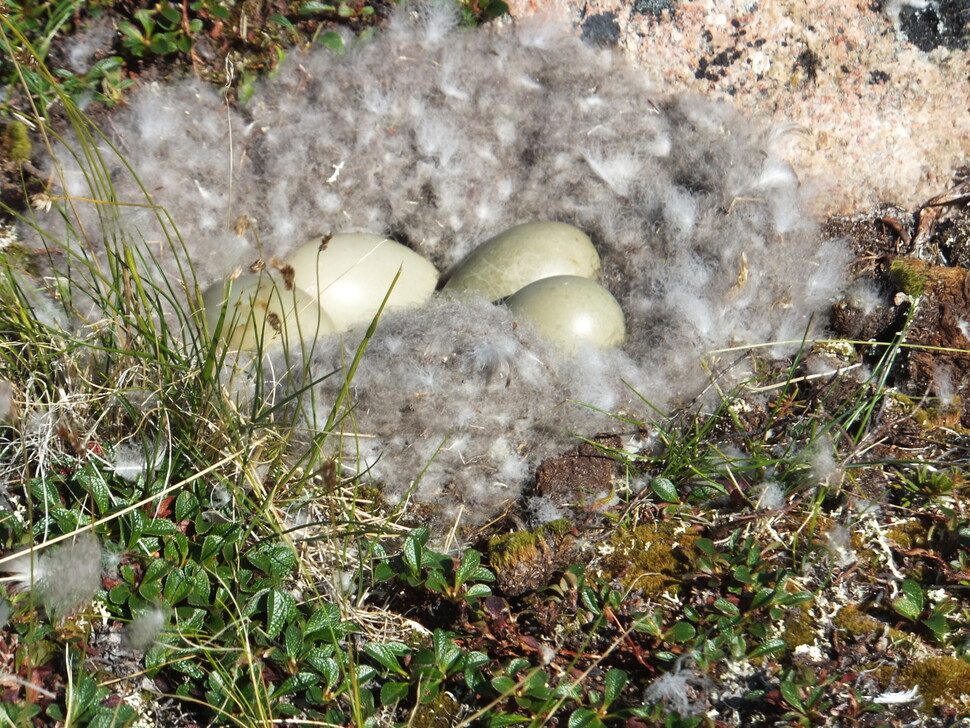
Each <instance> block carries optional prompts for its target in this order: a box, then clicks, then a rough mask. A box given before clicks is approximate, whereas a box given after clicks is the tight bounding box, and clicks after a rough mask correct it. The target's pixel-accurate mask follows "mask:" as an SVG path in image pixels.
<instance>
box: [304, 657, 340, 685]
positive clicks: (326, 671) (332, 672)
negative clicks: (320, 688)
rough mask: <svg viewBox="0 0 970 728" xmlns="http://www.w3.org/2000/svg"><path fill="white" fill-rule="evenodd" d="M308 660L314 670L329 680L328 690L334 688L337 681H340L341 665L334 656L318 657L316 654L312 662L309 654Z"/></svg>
mask: <svg viewBox="0 0 970 728" xmlns="http://www.w3.org/2000/svg"><path fill="white" fill-rule="evenodd" d="M307 661H308V662H309V663H310V665H311V666H312V667H313V669H314V670H316V671H317V672H319V673H320V674H321V675H323V679H324V680H326V681H327V689H328V690H333V688H334V687H335V686H336V685H337V683H339V682H340V665H339V664H338V663H337V661H336V660H335V659H333V658H332V657H321V658H319V659H317V658H316V656H314V659H313V661H312V662H311V661H310V659H309V656H308V659H307Z"/></svg>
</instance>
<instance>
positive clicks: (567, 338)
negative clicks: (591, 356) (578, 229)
mask: <svg viewBox="0 0 970 728" xmlns="http://www.w3.org/2000/svg"><path fill="white" fill-rule="evenodd" d="M505 303H506V305H507V306H508V307H509V308H510V309H512V312H513V313H514V314H515V315H516V317H517V318H519V319H521V320H523V321H528V322H529V323H531V324H532V325H533V326H535V327H536V329H537V330H538V331H539V333H540V334H542V335H543V336H545V337H546V338H548V339H550V340H551V341H555V342H557V343H559V344H562V345H563V346H564V347H565V348H566V349H567V350H575V349H577V348H579V347H580V346H582V345H584V344H585V345H592V346H595V347H600V348H605V347H610V346H619V345H620V344H621V343H623V340H624V339H625V338H626V324H625V323H624V319H623V309H621V308H620V304H619V303H617V301H616V299H615V298H613V295H612V294H611V293H610V292H609V291H607V290H606V289H605V288H603V286H601V285H600V284H599V283H597V282H596V281H592V280H590V279H589V278H582V277H580V276H553V277H551V278H543V279H542V280H540V281H536V282H535V283H530V284H529V285H527V286H525V287H524V288H522V289H521V290H520V291H517V292H516V293H515V294H514V295H512V296H511V297H509V298H508V300H506V302H505Z"/></svg>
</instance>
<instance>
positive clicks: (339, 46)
mask: <svg viewBox="0 0 970 728" xmlns="http://www.w3.org/2000/svg"><path fill="white" fill-rule="evenodd" d="M320 45H322V46H323V47H324V48H326V49H327V50H330V51H333V52H334V53H338V54H343V52H344V50H345V48H344V39H343V38H341V37H340V34H339V33H335V32H334V31H332V30H331V31H330V32H328V33H324V34H323V35H321V36H320Z"/></svg>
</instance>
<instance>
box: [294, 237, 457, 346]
mask: <svg viewBox="0 0 970 728" xmlns="http://www.w3.org/2000/svg"><path fill="white" fill-rule="evenodd" d="M288 263H289V264H290V266H291V267H292V268H293V284H294V285H295V286H296V287H298V288H301V289H303V290H304V291H306V292H307V293H309V294H311V295H313V296H316V297H317V299H318V300H319V302H320V305H321V306H322V307H323V310H324V311H326V312H327V315H328V316H330V318H331V320H332V321H333V323H334V325H335V326H336V327H337V330H338V331H344V330H346V329H348V328H350V327H351V326H355V325H357V324H366V323H370V321H371V320H372V319H373V318H374V315H375V314H376V313H377V311H378V309H379V308H380V306H381V302H382V301H383V300H384V297H385V296H386V295H387V292H388V290H390V289H391V285H392V284H393V285H394V289H393V291H391V295H390V297H389V298H388V301H387V308H407V307H413V306H420V305H421V304H423V303H425V302H426V301H427V300H428V299H429V298H430V297H431V294H432V293H434V289H435V287H436V286H437V285H438V269H437V268H435V267H434V265H432V264H431V263H430V262H428V261H427V260H425V259H424V258H422V257H421V256H420V255H418V254H417V253H415V252H414V251H413V250H411V249H410V248H408V247H405V246H404V245H401V244H400V243H396V242H394V241H393V240H391V239H390V238H385V237H381V236H380V235H368V234H365V233H340V234H337V235H333V236H330V237H329V238H326V237H325V238H316V239H314V240H312V241H310V242H309V243H307V244H306V245H304V246H303V247H301V248H299V249H298V250H297V251H296V252H295V253H294V254H293V255H292V256H290V258H289V260H288ZM398 271H400V272H401V275H400V277H399V278H398V280H397V283H394V276H396V275H397V273H398Z"/></svg>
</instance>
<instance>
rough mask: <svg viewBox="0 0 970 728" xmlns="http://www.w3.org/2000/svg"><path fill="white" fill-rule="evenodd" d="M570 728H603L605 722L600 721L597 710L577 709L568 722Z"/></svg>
mask: <svg viewBox="0 0 970 728" xmlns="http://www.w3.org/2000/svg"><path fill="white" fill-rule="evenodd" d="M566 725H567V726H568V728H601V726H603V721H601V720H600V719H599V716H598V715H597V714H596V711H595V710H590V709H589V708H576V710H574V711H573V712H572V713H571V714H570V716H569V720H568V721H567V722H566Z"/></svg>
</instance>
